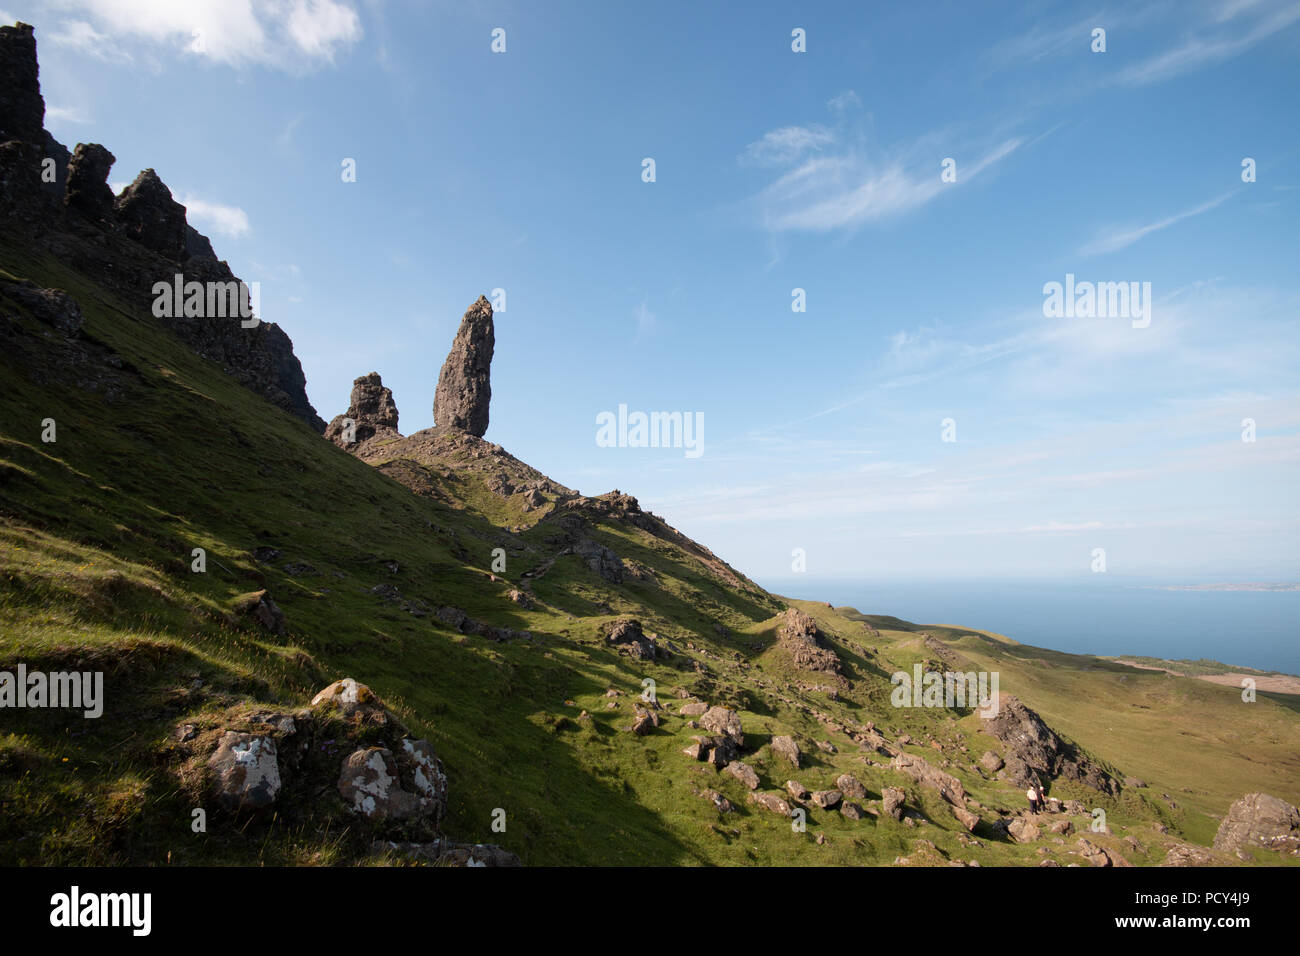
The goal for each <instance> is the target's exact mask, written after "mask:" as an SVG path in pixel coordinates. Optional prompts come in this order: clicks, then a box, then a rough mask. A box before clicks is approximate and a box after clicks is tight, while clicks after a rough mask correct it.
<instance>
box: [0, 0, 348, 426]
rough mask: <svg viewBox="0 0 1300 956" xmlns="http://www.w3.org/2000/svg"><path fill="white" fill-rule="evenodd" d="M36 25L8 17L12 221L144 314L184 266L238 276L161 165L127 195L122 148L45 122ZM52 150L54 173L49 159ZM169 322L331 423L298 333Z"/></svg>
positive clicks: (209, 321) (2, 124)
mask: <svg viewBox="0 0 1300 956" xmlns="http://www.w3.org/2000/svg"><path fill="white" fill-rule="evenodd" d="M44 111H45V106H44V102H43V100H42V99H41V94H40V85H39V82H38V67H37V62H36V41H35V38H34V33H33V31H32V28H31V27H29V26H26V25H22V24H20V25H19V26H17V27H0V229H2V230H3V231H4V232H5V234H6V235H7V236H10V237H12V239H13V240H14V241H15V242H23V243H27V244H29V245H30V247H31V248H32V249H33V251H35V252H38V253H44V254H48V255H51V256H53V257H54V258H56V259H58V260H59V261H60V262H63V263H65V264H66V265H67V266H69V267H70V268H72V269H74V270H75V271H76V272H78V273H80V274H82V275H84V276H86V277H87V278H89V279H90V280H92V281H93V282H95V283H97V284H99V285H101V286H102V287H104V288H105V289H107V290H109V291H110V292H112V293H114V294H115V295H117V296H119V297H120V298H121V299H122V300H123V301H124V302H125V303H127V304H128V305H129V306H132V307H134V309H135V310H137V311H139V312H140V313H141V314H142V315H147V314H149V313H150V312H151V311H152V308H153V306H154V303H155V300H156V293H155V292H154V291H153V290H154V287H155V284H156V283H158V282H160V281H164V280H166V281H171V280H172V278H173V276H174V275H175V273H177V272H179V271H182V270H181V269H180V268H178V266H181V265H183V266H184V270H183V271H184V281H186V282H190V281H194V282H200V283H208V282H222V283H225V282H230V281H235V282H237V281H238V280H237V279H236V277H235V276H234V275H233V274H232V273H231V271H230V268H229V267H228V266H227V265H226V264H225V263H224V262H221V261H219V260H218V259H217V257H216V255H215V253H214V252H213V250H212V245H211V243H209V242H208V241H207V239H205V238H204V237H203V236H201V235H200V234H199V233H197V232H195V231H194V230H192V229H190V228H189V227H188V226H187V225H186V223H185V209H184V207H183V206H181V205H180V204H178V203H176V201H175V200H174V199H173V198H172V197H171V194H170V192H169V191H168V189H167V187H166V186H165V185H163V183H162V181H161V180H159V179H158V177H157V175H156V174H154V173H153V172H152V171H151V170H145V172H144V173H142V174H141V175H140V177H139V178H138V179H137V180H136V182H135V184H134V185H133V186H132V187H131V189H129V190H128V191H127V193H126V194H124V195H123V197H122V199H121V202H120V203H119V202H118V201H117V200H116V199H115V198H114V196H113V191H112V189H110V188H109V186H108V175H109V172H110V170H111V169H112V167H113V163H114V161H115V160H114V157H113V154H112V153H111V152H109V151H108V150H107V149H106V148H104V147H103V146H100V145H98V144H93V143H91V144H87V143H82V144H78V146H77V148H76V150H75V151H74V153H73V154H71V155H69V153H68V151H67V149H66V148H65V147H64V146H62V145H61V144H60V143H58V142H57V141H56V140H55V139H54V138H53V137H52V136H51V135H50V134H49V133H48V132H47V131H46V130H44V129H43V128H42V123H43V117H44ZM47 159H52V160H53V161H54V162H53V166H52V171H53V174H54V175H53V176H52V177H51V176H49V175H48V173H49V170H48V169H47V167H46V164H45V163H44V160H47ZM159 321H160V322H163V323H166V327H167V329H168V330H169V331H170V332H172V333H173V334H175V335H176V336H177V337H179V338H180V339H181V340H182V341H183V342H185V343H186V344H187V345H188V346H189V347H190V348H192V349H193V350H194V351H195V352H196V353H198V354H199V355H200V356H202V357H203V358H205V359H207V360H209V361H211V362H213V363H215V364H217V365H218V366H220V367H221V369H222V370H223V371H224V372H225V373H226V374H227V375H229V376H231V377H232V378H234V379H235V380H236V381H237V382H239V383H240V384H241V385H243V386H245V387H246V388H248V389H249V390H251V391H254V392H256V393H257V394H259V395H261V396H262V397H263V398H265V399H266V400H267V401H269V402H271V403H272V404H273V405H276V406H277V407H279V408H281V409H283V410H285V411H287V412H289V413H290V414H293V415H295V416H297V417H299V418H301V419H302V420H303V421H305V422H306V423H307V424H308V425H309V426H310V427H312V428H313V429H315V430H316V431H317V432H322V431H324V430H325V423H324V422H323V421H321V419H320V417H319V416H317V415H316V411H315V409H313V408H312V406H311V403H310V402H309V401H308V399H307V390H306V377H305V376H304V375H303V372H302V365H301V363H300V362H299V361H298V359H297V357H296V356H295V355H294V354H293V343H292V342H290V341H289V338H288V336H286V335H285V334H284V332H283V330H281V329H280V328H279V327H278V326H276V325H274V324H270V323H266V322H257V323H255V324H254V325H252V326H251V327H247V328H246V327H242V326H241V323H240V321H239V320H238V319H237V318H219V317H218V318H205V317H202V316H185V317H180V318H175V317H174V318H170V319H167V318H161V319H160V320H159Z"/></svg>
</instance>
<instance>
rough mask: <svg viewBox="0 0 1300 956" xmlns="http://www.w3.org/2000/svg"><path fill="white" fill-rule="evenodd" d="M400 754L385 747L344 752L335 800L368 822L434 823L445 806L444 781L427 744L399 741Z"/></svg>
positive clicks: (419, 741)
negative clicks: (421, 820)
mask: <svg viewBox="0 0 1300 956" xmlns="http://www.w3.org/2000/svg"><path fill="white" fill-rule="evenodd" d="M402 745H403V750H402V752H401V753H400V754H398V755H394V753H393V752H392V751H391V750H389V749H387V748H386V747H362V748H359V749H357V750H355V751H354V752H353V753H351V754H349V755H348V757H347V758H346V759H345V760H344V761H343V767H342V770H341V771H340V772H339V785H338V789H339V796H341V797H342V798H343V801H344V803H346V804H347V805H348V807H349V808H351V809H352V810H353V811H354V812H356V813H359V814H360V815H361V816H363V817H366V818H367V819H371V820H376V821H384V820H409V819H412V818H414V817H417V816H419V817H425V818H427V819H429V820H430V821H431V822H433V823H437V821H438V820H439V819H440V818H441V817H442V814H443V811H444V810H445V808H446V799H447V777H446V775H445V774H444V773H443V771H442V766H441V764H440V763H439V761H438V760H437V758H436V757H435V756H434V754H433V750H432V748H431V747H430V746H429V743H428V741H425V740H410V739H407V740H404V741H402Z"/></svg>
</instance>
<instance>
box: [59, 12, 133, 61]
mask: <svg viewBox="0 0 1300 956" xmlns="http://www.w3.org/2000/svg"><path fill="white" fill-rule="evenodd" d="M49 41H50V42H51V43H53V44H54V45H55V46H59V47H66V48H67V49H70V50H76V51H77V52H78V53H80V54H82V55H83V56H91V57H94V58H95V59H97V60H103V61H105V62H106V63H125V62H129V61H130V59H131V54H129V53H127V52H125V51H124V50H119V49H117V48H116V47H115V46H114V45H113V41H112V40H110V39H109V37H108V36H106V35H105V34H103V33H100V32H99V31H98V30H96V29H95V28H94V27H93V26H91V25H90V24H89V23H87V22H86V21H85V20H64V21H63V22H62V23H60V24H59V25H58V26H57V27H56V28H55V29H53V30H51V31H50V34H49Z"/></svg>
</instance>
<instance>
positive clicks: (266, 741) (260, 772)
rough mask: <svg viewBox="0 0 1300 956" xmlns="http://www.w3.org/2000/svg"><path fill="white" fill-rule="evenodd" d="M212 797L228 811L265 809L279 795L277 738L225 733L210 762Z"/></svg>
mask: <svg viewBox="0 0 1300 956" xmlns="http://www.w3.org/2000/svg"><path fill="white" fill-rule="evenodd" d="M208 769H209V770H211V771H212V774H213V781H212V788H213V796H214V797H215V798H216V800H217V802H218V803H219V804H221V806H223V807H224V808H226V809H227V810H245V809H262V808H264V807H269V806H271V804H273V803H275V798H276V797H277V796H278V795H279V793H280V786H281V782H280V764H279V759H278V755H277V752H276V746H275V739H274V738H273V737H270V736H263V735H260V734H242V733H236V732H234V731H226V733H224V734H223V735H222V737H221V740H220V742H219V743H218V744H217V749H216V750H215V751H213V753H212V756H211V757H210V758H209V759H208Z"/></svg>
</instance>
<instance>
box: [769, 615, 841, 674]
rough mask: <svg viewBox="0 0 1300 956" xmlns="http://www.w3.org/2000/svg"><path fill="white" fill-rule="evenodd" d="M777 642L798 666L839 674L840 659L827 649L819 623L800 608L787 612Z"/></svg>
mask: <svg viewBox="0 0 1300 956" xmlns="http://www.w3.org/2000/svg"><path fill="white" fill-rule="evenodd" d="M777 640H778V641H779V643H780V645H781V646H782V647H783V648H785V650H786V651H787V652H788V653H789V654H790V657H791V659H792V660H793V661H794V663H795V665H796V666H798V667H802V668H804V669H805V670H810V671H818V672H820V673H823V674H839V672H840V659H839V658H838V657H836V656H835V652H834V651H832V650H829V649H828V648H826V646H825V643H826V639H825V638H824V637H823V636H822V632H821V631H820V630H819V629H818V627H817V623H816V622H815V621H814V620H813V619H812V618H810V617H809V616H808V615H807V614H805V613H804V612H803V611H801V610H799V609H798V608H794V607H792V608H790V609H789V610H788V611H786V612H785V623H784V624H783V625H782V626H781V628H780V630H779V631H777Z"/></svg>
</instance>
